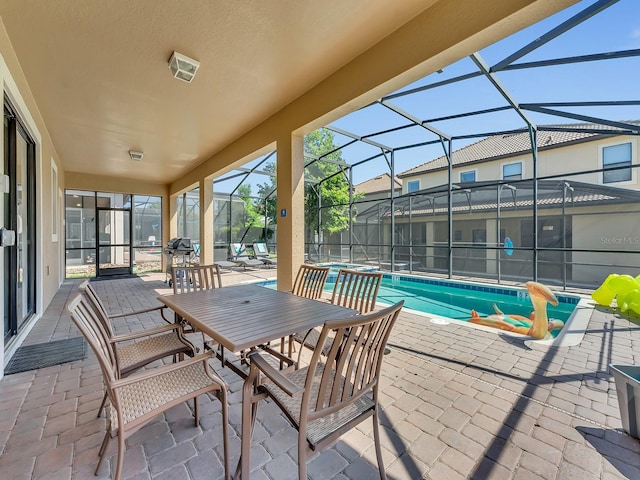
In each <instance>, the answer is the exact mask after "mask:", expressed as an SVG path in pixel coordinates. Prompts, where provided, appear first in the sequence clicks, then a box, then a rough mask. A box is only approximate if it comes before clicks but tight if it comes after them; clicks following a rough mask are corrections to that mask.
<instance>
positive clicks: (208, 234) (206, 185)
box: [199, 177, 214, 265]
mask: <svg viewBox="0 0 640 480" xmlns="http://www.w3.org/2000/svg"><path fill="white" fill-rule="evenodd" d="M199 190H200V265H211V264H212V263H213V238H214V237H213V213H214V212H213V177H211V178H203V179H201V180H200V189H199Z"/></svg>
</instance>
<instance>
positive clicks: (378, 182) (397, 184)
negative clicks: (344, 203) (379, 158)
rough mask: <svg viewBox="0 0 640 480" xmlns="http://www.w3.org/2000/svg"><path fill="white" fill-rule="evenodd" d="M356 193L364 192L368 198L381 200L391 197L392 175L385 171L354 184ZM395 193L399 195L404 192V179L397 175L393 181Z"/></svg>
mask: <svg viewBox="0 0 640 480" xmlns="http://www.w3.org/2000/svg"><path fill="white" fill-rule="evenodd" d="M353 190H354V191H355V193H362V194H364V195H365V196H366V199H367V200H381V199H383V198H391V193H390V192H391V175H389V174H388V173H383V174H382V175H378V176H377V177H374V178H371V179H369V180H366V181H364V182H362V183H359V184H357V185H354V186H353ZM393 193H394V194H395V195H396V196H398V195H400V194H401V193H402V180H400V179H399V178H398V177H397V176H396V178H395V179H394V182H393Z"/></svg>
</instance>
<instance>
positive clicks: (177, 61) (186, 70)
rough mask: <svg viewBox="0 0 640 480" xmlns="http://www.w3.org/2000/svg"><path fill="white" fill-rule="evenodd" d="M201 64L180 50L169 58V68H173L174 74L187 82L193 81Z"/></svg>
mask: <svg viewBox="0 0 640 480" xmlns="http://www.w3.org/2000/svg"><path fill="white" fill-rule="evenodd" d="M199 66H200V62H199V61H197V60H194V59H193V58H189V57H187V56H186V55H182V54H181V53H178V52H173V54H171V58H170V59H169V68H170V69H171V72H172V73H173V76H174V77H176V78H177V79H179V80H183V81H185V82H187V83H191V80H193V77H195V76H196V71H197V70H198V67H199Z"/></svg>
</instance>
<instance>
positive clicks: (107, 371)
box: [67, 295, 229, 480]
mask: <svg viewBox="0 0 640 480" xmlns="http://www.w3.org/2000/svg"><path fill="white" fill-rule="evenodd" d="M67 309H68V311H69V313H70V315H71V319H72V320H73V322H74V323H75V324H76V326H77V327H78V329H79V330H80V332H81V333H82V335H83V336H84V338H85V339H86V340H87V342H88V343H89V345H90V347H91V349H92V350H93V352H94V353H95V355H96V357H97V359H98V362H99V364H100V368H101V370H102V374H103V377H104V383H105V386H106V390H107V395H108V396H109V400H110V402H111V408H110V409H109V415H108V424H107V431H106V433H105V437H104V440H103V442H102V445H101V446H100V449H99V451H98V456H99V460H98V465H97V466H96V470H95V473H96V475H97V472H98V470H99V469H100V465H101V464H102V460H103V459H104V454H105V451H106V450H107V446H108V444H109V439H110V438H111V437H112V436H117V437H118V460H117V463H116V470H115V475H114V477H113V478H114V479H115V480H119V479H120V476H121V475H122V467H123V463H124V452H125V440H126V439H127V438H128V437H129V436H131V435H132V434H134V433H135V432H136V431H138V430H139V429H141V428H142V427H144V426H145V425H146V424H147V423H149V422H151V421H153V419H154V418H155V417H156V416H158V415H159V414H161V413H163V412H165V411H167V410H168V409H170V408H172V407H174V406H176V405H178V404H180V403H183V402H186V401H187V400H191V399H193V400H194V416H195V425H196V426H197V425H198V422H199V415H198V397H199V396H200V395H203V394H206V393H209V394H213V395H215V396H216V397H217V398H218V399H219V400H220V402H221V403H222V422H223V425H222V427H223V436H224V439H223V441H224V444H223V449H224V467H225V478H229V452H228V443H229V442H228V439H229V432H228V408H227V390H228V387H227V385H226V384H225V382H224V381H223V380H222V379H221V378H220V377H219V376H218V375H216V373H215V371H214V370H213V369H212V367H211V366H210V365H209V360H210V359H211V358H212V357H213V353H211V352H208V353H204V354H201V355H197V356H195V357H193V358H188V359H186V360H182V361H179V362H177V363H173V364H169V365H163V366H161V367H158V368H152V369H148V370H145V371H144V372H138V373H136V374H134V375H130V376H128V377H126V378H123V377H122V375H121V373H120V369H119V368H118V360H117V359H118V356H117V354H116V350H115V349H114V345H113V342H112V341H111V339H110V338H109V336H108V334H107V332H106V331H105V330H104V324H103V322H102V321H101V320H100V319H99V315H98V313H97V312H96V310H95V308H94V307H93V305H90V303H89V302H88V300H87V298H86V297H85V296H84V295H78V296H77V297H76V298H74V299H73V300H72V301H71V302H70V304H69V306H68V307H67Z"/></svg>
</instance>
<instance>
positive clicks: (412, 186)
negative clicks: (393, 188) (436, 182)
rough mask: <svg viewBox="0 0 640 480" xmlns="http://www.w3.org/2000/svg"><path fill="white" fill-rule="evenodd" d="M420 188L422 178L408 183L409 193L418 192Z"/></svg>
mask: <svg viewBox="0 0 640 480" xmlns="http://www.w3.org/2000/svg"><path fill="white" fill-rule="evenodd" d="M418 190H420V180H411V181H410V182H408V183H407V193H412V192H417V191H418Z"/></svg>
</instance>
